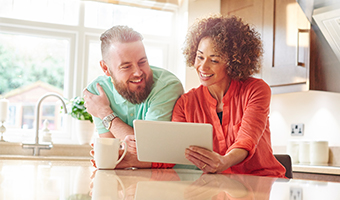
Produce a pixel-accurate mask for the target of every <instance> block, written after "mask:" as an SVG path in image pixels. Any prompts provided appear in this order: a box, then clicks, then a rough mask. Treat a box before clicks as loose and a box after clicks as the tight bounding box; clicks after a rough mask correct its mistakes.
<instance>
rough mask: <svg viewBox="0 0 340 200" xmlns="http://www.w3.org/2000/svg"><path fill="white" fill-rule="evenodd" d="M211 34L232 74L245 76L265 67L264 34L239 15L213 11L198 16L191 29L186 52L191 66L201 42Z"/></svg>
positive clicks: (185, 46) (235, 77) (229, 73)
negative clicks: (262, 38) (225, 14)
mask: <svg viewBox="0 0 340 200" xmlns="http://www.w3.org/2000/svg"><path fill="white" fill-rule="evenodd" d="M204 37H210V38H211V39H212V41H213V43H214V44H213V45H214V50H215V51H216V52H217V53H218V54H219V55H220V56H221V58H222V59H223V60H224V61H225V62H226V70H227V73H228V75H229V76H230V78H232V79H235V80H244V79H247V78H248V77H249V76H251V75H253V74H254V73H258V72H259V70H260V67H261V58H262V54H263V49H262V42H261V38H260V34H259V33H258V32H256V31H255V30H254V29H253V28H251V27H250V26H249V25H248V24H245V23H243V22H242V19H241V18H238V17H236V16H231V17H230V16H229V17H227V16H222V15H210V16H208V17H204V18H201V19H198V20H197V21H196V22H195V23H194V24H193V25H192V26H191V27H190V29H189V31H188V33H187V36H186V41H185V43H184V48H183V54H184V56H185V59H186V64H187V66H194V63H195V58H196V53H197V48H198V44H199V43H200V41H201V39H202V38H204Z"/></svg>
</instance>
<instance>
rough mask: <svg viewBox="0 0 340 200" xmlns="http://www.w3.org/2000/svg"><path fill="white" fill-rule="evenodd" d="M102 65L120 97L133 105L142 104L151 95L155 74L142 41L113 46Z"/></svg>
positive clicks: (117, 43)
mask: <svg viewBox="0 0 340 200" xmlns="http://www.w3.org/2000/svg"><path fill="white" fill-rule="evenodd" d="M104 59H105V61H103V60H102V61H101V62H100V65H101V67H102V69H103V71H104V73H105V74H106V75H107V76H111V77H112V82H113V85H114V86H115V88H116V90H117V91H118V93H119V94H120V95H122V96H123V97H124V98H125V99H127V100H128V101H130V102H131V103H133V104H139V103H142V102H143V101H144V100H145V99H146V98H147V97H148V95H149V93H150V91H151V89H152V84H153V74H152V70H151V68H150V66H149V63H148V59H147V57H146V53H145V49H144V45H143V43H142V41H135V42H128V43H120V42H115V43H113V44H111V46H110V48H109V49H108V52H107V54H106V56H105V58H104Z"/></svg>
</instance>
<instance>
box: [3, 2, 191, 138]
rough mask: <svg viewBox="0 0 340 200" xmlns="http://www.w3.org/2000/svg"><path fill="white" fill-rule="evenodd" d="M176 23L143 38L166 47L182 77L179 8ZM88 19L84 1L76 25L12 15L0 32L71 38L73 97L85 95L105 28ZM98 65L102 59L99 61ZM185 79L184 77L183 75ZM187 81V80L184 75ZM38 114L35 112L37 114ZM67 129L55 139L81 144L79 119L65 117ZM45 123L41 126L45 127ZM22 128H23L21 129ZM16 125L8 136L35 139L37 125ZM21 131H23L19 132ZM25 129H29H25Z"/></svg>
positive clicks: (68, 93) (67, 78) (69, 86)
mask: <svg viewBox="0 0 340 200" xmlns="http://www.w3.org/2000/svg"><path fill="white" fill-rule="evenodd" d="M173 12H174V15H173V24H172V33H171V34H170V36H154V35H148V34H143V37H144V40H143V42H144V43H145V44H146V45H150V44H152V45H153V46H157V47H158V48H159V47H160V48H162V49H164V52H163V56H164V61H163V65H164V66H159V67H163V68H165V69H167V70H169V71H171V72H172V73H174V74H175V75H177V76H178V77H180V76H182V74H184V73H185V68H182V66H181V65H179V61H177V60H178V59H170V58H172V57H173V58H177V57H178V56H177V55H178V52H176V51H175V49H176V48H177V46H178V43H176V42H175V41H176V36H177V35H176V34H175V33H176V26H175V24H176V22H177V20H176V19H177V16H178V14H177V11H176V10H175V9H174V10H173ZM84 20H85V4H84V2H83V1H81V2H80V5H79V23H78V25H76V26H73V25H62V24H53V23H46V22H37V21H29V20H22V19H12V18H5V17H0V32H1V33H9V34H25V35H29V36H40V37H49V38H62V39H67V40H68V41H69V42H70V47H69V48H70V49H69V60H68V61H67V63H68V69H65V72H64V91H63V96H64V97H65V98H67V99H70V98H73V97H75V96H82V91H83V89H84V88H85V87H86V86H87V84H88V82H89V80H87V79H88V69H89V59H88V58H89V48H90V42H91V41H96V40H98V41H99V37H100V35H101V34H102V33H103V32H104V31H105V29H100V28H89V27H85V26H84V24H85V23H84ZM98 67H100V66H99V63H98ZM180 79H181V78H180ZM181 81H182V82H183V80H182V79H181ZM34 115H35V114H34ZM62 120H63V123H64V124H63V125H64V127H63V130H62V131H51V133H52V138H53V142H54V143H60V144H77V143H78V141H77V137H76V133H75V120H76V119H74V118H71V117H70V116H69V115H65V116H64V117H63V119H62ZM41 128H42V127H39V130H41ZM20 130H21V131H20ZM20 130H18V129H14V130H8V129H7V131H6V132H5V133H4V137H5V139H6V136H9V137H13V138H16V137H21V136H22V140H23V141H24V140H26V139H34V138H28V137H25V135H26V134H27V133H26V132H28V131H33V132H35V128H33V129H29V130H24V129H20ZM18 131H19V132H20V133H19V132H18ZM24 132H25V133H24Z"/></svg>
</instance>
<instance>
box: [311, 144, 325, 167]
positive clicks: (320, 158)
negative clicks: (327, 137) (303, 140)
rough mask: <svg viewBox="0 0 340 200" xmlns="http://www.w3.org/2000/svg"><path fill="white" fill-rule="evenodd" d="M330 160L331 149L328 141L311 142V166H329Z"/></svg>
mask: <svg viewBox="0 0 340 200" xmlns="http://www.w3.org/2000/svg"><path fill="white" fill-rule="evenodd" d="M328 159H329V148H328V142H327V141H311V142H310V164H311V165H327V164H328Z"/></svg>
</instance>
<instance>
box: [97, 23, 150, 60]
mask: <svg viewBox="0 0 340 200" xmlns="http://www.w3.org/2000/svg"><path fill="white" fill-rule="evenodd" d="M142 40H143V36H142V35H141V34H140V33H138V32H137V31H135V30H133V29H132V28H130V27H128V26H122V25H118V26H113V27H112V28H110V29H108V30H106V31H105V32H104V33H103V34H102V35H101V36H100V41H101V52H102V57H103V59H104V57H105V53H106V52H107V49H108V48H109V47H110V45H111V44H112V43H115V42H120V43H126V42H136V41H142Z"/></svg>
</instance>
